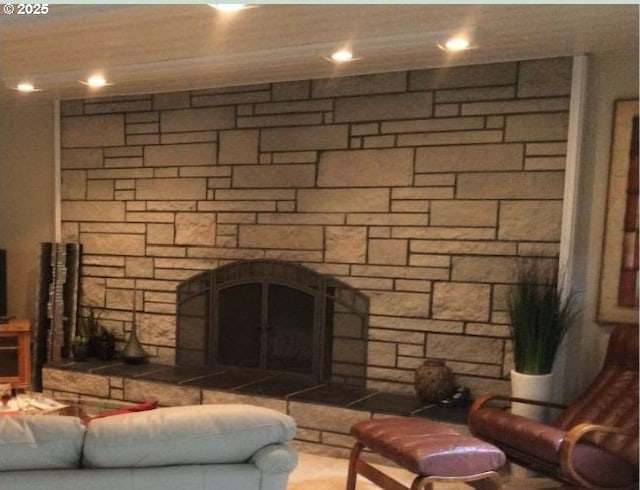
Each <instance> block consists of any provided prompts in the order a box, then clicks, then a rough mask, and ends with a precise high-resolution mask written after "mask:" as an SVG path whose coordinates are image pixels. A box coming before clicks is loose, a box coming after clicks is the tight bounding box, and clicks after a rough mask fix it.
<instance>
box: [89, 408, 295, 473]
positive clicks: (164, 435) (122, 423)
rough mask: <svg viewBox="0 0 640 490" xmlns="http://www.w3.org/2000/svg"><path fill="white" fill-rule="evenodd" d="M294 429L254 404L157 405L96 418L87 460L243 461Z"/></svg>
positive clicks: (120, 463) (108, 463)
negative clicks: (124, 413) (153, 408)
mask: <svg viewBox="0 0 640 490" xmlns="http://www.w3.org/2000/svg"><path fill="white" fill-rule="evenodd" d="M295 430H296V426H295V422H294V420H293V419H292V418H291V417H289V416H288V415H284V414H281V413H279V412H276V411H275V410H270V409H267V408H262V407H256V406H252V405H194V406H185V407H168V408H158V409H156V410H151V411H148V412H136V413H130V414H127V415H122V416H120V417H107V418H103V419H96V420H94V421H92V422H91V424H90V425H89V426H88V428H87V436H86V438H85V445H84V454H83V465H84V466H86V467H91V468H122V467H142V466H164V465H177V464H219V463H244V462H246V461H248V460H249V459H250V458H251V456H252V455H253V454H254V453H255V452H256V451H257V450H259V449H260V448H262V447H264V446H266V445H268V444H276V443H280V442H285V441H287V440H290V439H292V438H293V436H294V434H295Z"/></svg>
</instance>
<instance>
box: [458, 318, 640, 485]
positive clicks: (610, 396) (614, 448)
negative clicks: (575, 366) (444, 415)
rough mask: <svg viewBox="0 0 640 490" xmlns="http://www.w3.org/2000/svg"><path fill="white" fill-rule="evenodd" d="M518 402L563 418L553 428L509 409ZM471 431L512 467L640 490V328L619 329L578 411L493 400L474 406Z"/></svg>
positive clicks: (570, 480)
mask: <svg viewBox="0 0 640 490" xmlns="http://www.w3.org/2000/svg"><path fill="white" fill-rule="evenodd" d="M513 401H518V402H523V403H532V404H534V405H544V406H550V407H554V408H561V409H563V411H562V413H561V414H560V416H559V417H558V418H557V419H555V420H554V421H553V422H552V423H549V424H546V423H543V422H538V421H534V420H531V419H527V418H525V417H521V416H518V415H514V414H512V413H511V412H509V411H508V410H507V409H506V408H505V402H513ZM496 402H497V404H496ZM500 403H501V405H500ZM469 429H470V430H471V433H472V434H474V435H475V436H476V437H479V438H480V439H483V440H485V441H487V442H490V443H492V444H494V445H496V446H498V447H499V448H500V449H502V451H503V452H504V453H505V454H506V455H507V457H508V458H509V459H510V460H512V461H514V462H516V463H518V464H521V465H523V466H526V467H528V468H531V469H533V470H534V471H538V472H540V473H544V474H546V475H549V476H551V477H553V478H555V479H557V480H560V481H563V482H566V483H569V484H572V485H579V486H582V487H586V488H624V489H633V488H635V489H637V488H638V326H637V325H619V326H618V327H616V329H615V330H614V332H613V333H612V334H611V337H610V339H609V346H608V349H607V355H606V358H605V362H604V366H603V367H602V369H601V371H600V373H599V374H598V376H597V377H596V379H595V380H594V381H593V382H592V384H591V385H590V386H589V387H588V389H587V390H586V391H585V392H584V393H583V394H582V395H580V396H579V397H578V398H577V399H576V400H575V401H574V402H573V403H572V404H570V405H568V406H563V405H558V404H554V403H542V402H535V401H532V400H523V399H516V398H510V397H501V396H491V395H486V396H483V397H480V398H478V399H477V400H476V401H475V403H474V404H473V405H472V406H471V409H470V411H469Z"/></svg>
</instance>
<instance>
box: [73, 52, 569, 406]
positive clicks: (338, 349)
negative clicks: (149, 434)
mask: <svg viewBox="0 0 640 490" xmlns="http://www.w3.org/2000/svg"><path fill="white" fill-rule="evenodd" d="M571 73H572V60H571V59H570V58H554V59H539V60H522V61H511V62H507V63H493V64H485V65H473V66H455V67H453V66H452V67H444V68H434V69H419V70H409V71H398V72H389V73H375V74H370V75H364V76H355V77H335V78H327V79H315V80H295V81H284V82H274V83H264V84H259V85H251V86H236V87H214V88H208V89H202V90H192V91H186V92H175V93H160V94H138V95H132V96H128V97H108V98H87V99H82V100H67V101H63V102H62V103H61V107H60V111H61V120H60V133H61V134H60V141H61V175H62V185H61V220H62V239H63V240H64V241H67V242H80V243H82V246H83V256H82V259H81V260H82V263H81V277H80V284H81V290H82V291H81V301H80V311H81V312H85V311H86V309H87V308H88V307H89V306H92V307H94V308H95V309H96V311H98V312H100V314H101V319H102V320H103V322H104V324H105V326H106V327H107V328H109V329H110V330H112V331H114V332H115V333H116V334H117V336H118V338H119V339H120V340H125V339H126V338H127V337H128V334H129V331H130V330H131V311H132V307H133V304H134V303H133V302H134V294H135V295H136V299H135V301H136V306H137V308H136V310H137V312H138V313H137V316H136V322H137V323H136V324H137V333H138V337H139V338H140V341H141V342H142V344H143V346H144V348H145V351H146V352H147V353H149V354H150V355H151V356H152V361H153V362H154V363H158V364H162V365H174V364H175V363H176V360H177V362H178V363H181V364H185V363H194V364H197V365H200V366H207V369H209V370H214V369H217V368H218V367H220V366H227V365H231V366H250V367H251V369H263V370H265V371H271V370H272V371H274V372H282V370H284V372H286V373H290V374H291V375H295V376H306V377H310V378H312V379H316V380H323V379H335V380H339V379H341V378H342V379H347V380H349V382H352V383H354V384H361V383H364V384H365V386H366V389H372V390H379V391H383V392H393V393H404V394H413V393H414V388H413V378H414V372H415V369H416V367H418V366H420V365H421V364H422V363H423V362H424V360H425V358H437V359H442V360H445V361H446V363H447V365H448V366H449V367H450V368H451V369H452V370H453V372H454V374H455V376H456V382H457V383H459V384H462V385H465V386H468V387H470V388H471V389H472V391H473V392H474V393H481V392H498V393H508V391H509V380H508V375H509V371H510V369H511V367H512V365H513V360H512V354H511V343H510V340H509V319H508V313H507V305H506V298H507V296H508V292H509V290H510V287H511V285H512V284H513V282H514V280H515V278H516V272H517V266H518V264H519V263H520V262H522V261H536V262H542V263H557V260H558V248H559V242H560V234H561V223H562V208H563V196H564V173H565V160H566V152H567V126H568V120H569V101H570V91H571ZM253 261H264V262H261V264H262V265H260V266H259V268H262V269H264V268H267V267H275V265H273V266H272V265H269V264H279V263H280V262H279V261H283V262H286V263H296V264H301V265H302V266H303V267H304V269H297V268H289V267H284V268H283V270H282V271H281V272H278V273H276V274H275V277H272V278H271V279H268V280H267V279H263V278H262V276H263V273H264V272H265V270H260V271H258V272H257V273H255V274H254V271H251V272H250V273H248V272H247V275H245V272H246V270H245V269H246V268H248V269H251V267H253V266H252V265H251V264H252V263H253ZM234 263H237V264H236V265H233V264H234ZM247 264H249V265H247ZM254 265H255V264H254ZM213 271H216V272H213ZM293 271H296V272H293ZM287 274H298V275H300V276H302V280H301V281H300V282H299V283H297V284H295V285H293V283H292V281H290V280H289V278H288V276H287ZM314 281H315V282H317V284H314ZM323 284H324V285H323ZM347 285H348V286H347ZM179 286H180V293H179V294H176V291H177V290H178V287H179ZM331 288H336V289H335V290H333V291H332V289H331ZM350 288H355V290H357V291H359V292H360V293H361V294H363V295H365V296H366V297H367V298H368V300H369V304H368V307H366V308H365V307H364V305H362V306H360V305H357V306H354V304H353V303H350V302H349V301H346V302H345V301H342V299H340V300H338V299H337V297H338V296H340V295H347V296H348V295H353V296H354V297H358V296H357V295H356V294H355V292H354V290H353V289H350ZM240 293H242V294H240ZM332 296H335V297H336V299H333V297H332ZM237 297H243V298H246V297H250V298H253V300H252V301H253V303H254V304H257V303H259V307H258V306H254V307H252V308H250V309H247V308H244V301H245V300H244V299H243V300H241V301H240V300H238V299H237ZM305 303H307V304H309V305H311V304H312V305H313V307H312V308H309V307H305V308H303V307H302V306H301V305H304V304H305ZM284 304H286V305H287V306H288V308H286V309H285V310H286V311H287V315H289V316H287V315H285V314H284V313H282V309H283V308H282V306H283V305H284ZM291 305H296V308H295V309H294V308H291ZM220 306H222V308H220ZM265 306H266V307H265ZM212 307H213V308H214V310H210V308H212ZM297 307H300V311H298V308H297ZM310 309H313V313H312V314H311V313H309V310H310ZM177 310H181V311H182V313H183V316H182V317H180V318H181V320H180V322H179V325H178V324H177V318H178V317H179V315H176V313H177ZM195 311H198V312H197V313H196V312H195ZM303 311H304V312H303ZM291 315H293V316H291ZM323 316H324V318H322V317H323ZM240 318H242V321H243V322H244V323H243V325H244V326H242V327H238V326H237V325H238V321H239V319H240ZM354 318H358V319H359V320H358V322H356V323H357V325H356V328H354V329H353V330H354V331H355V330H357V334H356V333H352V332H351V331H350V329H351V326H350V323H349V322H350V321H352V320H353V319H354ZM362 318H365V319H366V320H362ZM274 321H276V323H277V324H278V325H277V326H275V325H274ZM214 322H215V324H216V325H217V327H222V333H220V332H219V331H217V333H215V334H213V333H212V332H211V331H210V330H209V328H210V327H211V326H212V325H213V324H214ZM341 322H343V323H341ZM291 324H295V325H300V324H305V325H306V327H304V328H301V329H299V330H298V329H292V328H288V327H286V328H285V326H287V325H289V326H290V325H291ZM217 327H216V328H217ZM237 328H242V329H243V330H242V335H235V333H236V330H235V329H237ZM225 329H232V332H233V335H227V333H225ZM285 332H286V333H285ZM345 332H347V333H345ZM329 334H331V339H329ZM361 336H362V337H361ZM365 336H366V342H365V340H364V339H365ZM338 338H340V341H339V342H338ZM234 342H240V344H238V343H235V344H234ZM245 342H246V345H245ZM309 342H311V346H310V347H309V348H308V350H307V351H305V352H303V351H301V350H298V351H295V352H291V351H290V348H289V346H291V345H293V344H296V345H298V344H302V345H306V346H308V345H310V344H309ZM352 351H356V352H357V353H358V359H363V362H365V363H366V366H365V367H362V365H361V364H360V363H359V362H351V361H352V359H350V358H349V357H348V356H347V354H349V353H350V352H352ZM230 353H233V355H234V356H236V355H237V356H236V357H234V358H230V357H228V356H229V354H230ZM303 354H304V355H303ZM365 355H366V361H364V359H365ZM347 361H348V362H347ZM283 366H284V367H283ZM363 373H364V374H363ZM363 376H364V380H363Z"/></svg>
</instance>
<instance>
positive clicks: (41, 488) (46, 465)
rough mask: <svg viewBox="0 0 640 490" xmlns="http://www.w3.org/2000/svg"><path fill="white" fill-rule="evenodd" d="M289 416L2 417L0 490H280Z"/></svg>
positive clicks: (293, 458)
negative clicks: (84, 421)
mask: <svg viewBox="0 0 640 490" xmlns="http://www.w3.org/2000/svg"><path fill="white" fill-rule="evenodd" d="M295 431H296V425H295V422H294V420H293V419H292V418H291V417H289V416H288V415H284V414H281V413H279V412H276V411H274V410H269V409H266V408H261V407H255V406H251V405H196V406H186V407H169V408H158V409H155V410H151V411H146V412H135V413H130V414H126V415H117V416H112V417H106V418H101V419H94V420H92V421H91V422H90V423H89V424H88V426H85V425H84V424H83V423H82V422H81V421H80V419H78V418H75V417H66V416H58V415H32V416H17V417H15V416H5V417H2V416H0V488H1V489H2V490H75V489H78V490H80V489H81V490H113V489H121V490H124V489H126V490H196V489H197V490H235V489H238V490H249V489H256V490H258V489H259V490H284V489H285V488H286V486H287V481H288V477H289V473H290V472H291V471H292V470H293V469H294V468H295V466H296V464H297V455H296V453H295V451H294V450H293V449H292V448H291V447H290V446H289V445H288V444H287V441H289V440H291V439H292V438H293V436H294V434H295Z"/></svg>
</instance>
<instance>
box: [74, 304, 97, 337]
mask: <svg viewBox="0 0 640 490" xmlns="http://www.w3.org/2000/svg"><path fill="white" fill-rule="evenodd" d="M79 327H80V329H81V331H82V335H84V336H85V337H87V338H88V339H93V338H95V337H97V336H98V334H99V332H100V329H101V328H102V324H101V322H100V314H99V313H96V311H95V309H94V308H93V306H90V307H89V316H87V317H85V318H83V319H82V321H81V322H80V323H79Z"/></svg>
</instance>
